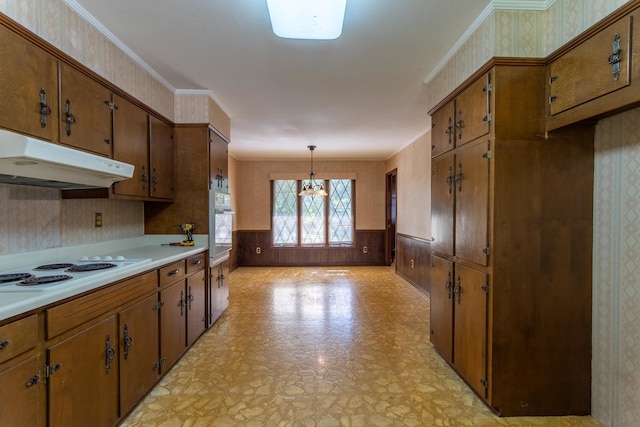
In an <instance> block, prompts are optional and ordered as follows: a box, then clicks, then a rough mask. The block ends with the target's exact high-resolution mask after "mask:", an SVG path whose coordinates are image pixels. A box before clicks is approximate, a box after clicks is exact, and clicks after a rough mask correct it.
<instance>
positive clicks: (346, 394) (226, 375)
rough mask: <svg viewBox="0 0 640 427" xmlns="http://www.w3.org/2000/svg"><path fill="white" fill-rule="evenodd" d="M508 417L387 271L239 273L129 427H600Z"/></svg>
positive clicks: (420, 304)
mask: <svg viewBox="0 0 640 427" xmlns="http://www.w3.org/2000/svg"><path fill="white" fill-rule="evenodd" d="M600 425H601V424H600V423H598V422H597V421H596V420H595V419H593V418H591V417H531V418H529V417H528V418H498V417H496V416H494V415H493V414H492V413H491V412H490V411H489V409H488V408H487V407H486V406H485V405H484V404H483V403H482V402H481V401H480V399H479V398H477V397H476V395H475V394H474V393H473V392H471V391H470V389H469V388H468V387H467V386H466V384H465V383H464V382H463V381H462V380H461V379H460V378H459V377H458V376H457V375H456V374H455V373H454V372H453V371H452V370H451V368H450V367H449V366H448V365H447V364H446V363H445V362H444V361H443V360H442V359H441V358H440V357H439V356H438V355H437V354H436V353H435V351H434V350H433V347H432V346H431V343H430V342H429V300H428V298H427V297H425V296H424V295H422V294H421V293H419V292H418V291H417V290H415V289H414V288H413V287H412V286H411V285H409V284H407V283H406V282H405V281H403V280H402V279H401V278H400V277H399V276H397V275H396V274H395V273H394V271H393V269H392V268H389V267H356V268H352V267H349V268H321V267H317V268H311V267H308V268H246V267H245V268H239V269H237V270H235V271H234V272H233V273H231V275H230V305H229V309H228V310H227V311H226V312H225V314H224V315H223V316H222V317H221V318H220V319H219V320H218V322H216V324H215V325H214V326H213V327H212V328H211V329H210V330H209V331H208V332H206V333H205V334H204V335H203V336H202V337H201V338H200V339H199V340H198V342H197V343H196V344H195V345H194V347H193V348H192V349H191V350H190V351H189V352H188V353H187V354H186V355H185V356H184V357H183V358H182V360H181V361H180V362H178V364H176V366H175V367H174V368H173V369H172V370H171V371H170V372H169V373H168V374H167V375H166V376H165V378H164V379H163V380H162V381H161V382H160V384H159V385H158V386H157V387H156V388H155V389H154V390H153V391H152V392H151V393H150V394H149V395H148V396H147V397H146V399H145V400H143V401H142V403H141V404H140V405H139V406H138V407H137V408H136V409H135V410H134V411H133V412H132V413H131V415H130V416H129V418H128V419H126V420H124V422H123V423H122V426H149V427H153V426H158V427H160V426H162V427H173V426H255V427H258V426H314V427H315V426H317V427H332V426H363V427H369V426H374V427H377V426H554V427H555V426H600Z"/></svg>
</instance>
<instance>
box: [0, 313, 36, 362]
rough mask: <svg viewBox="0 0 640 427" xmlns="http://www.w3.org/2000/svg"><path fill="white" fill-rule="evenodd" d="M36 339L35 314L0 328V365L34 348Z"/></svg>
mask: <svg viewBox="0 0 640 427" xmlns="http://www.w3.org/2000/svg"><path fill="white" fill-rule="evenodd" d="M37 339H38V321H37V317H36V315H35V314H34V315H31V316H29V317H25V318H24V319H20V320H16V321H15V322H12V323H9V324H7V325H4V326H2V327H0V363H2V362H4V361H7V360H9V359H11V358H12V357H14V356H17V355H18V354H21V353H24V352H25V351H27V350H30V349H32V348H34V347H35V346H36V341H37Z"/></svg>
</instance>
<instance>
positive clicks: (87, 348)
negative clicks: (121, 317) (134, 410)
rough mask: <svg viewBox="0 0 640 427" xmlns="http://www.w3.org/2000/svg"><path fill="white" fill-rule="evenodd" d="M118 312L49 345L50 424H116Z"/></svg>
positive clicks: (53, 425) (55, 425) (53, 426)
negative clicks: (116, 317) (116, 314)
mask: <svg viewBox="0 0 640 427" xmlns="http://www.w3.org/2000/svg"><path fill="white" fill-rule="evenodd" d="M117 336H118V335H117V329H116V319H115V316H113V315H112V316H109V317H107V318H105V319H103V320H101V321H99V322H96V323H95V324H92V325H90V326H88V327H87V328H86V329H83V330H82V331H80V332H78V333H76V334H75V335H73V336H71V337H69V338H67V339H65V340H63V341H61V342H59V343H56V344H54V345H51V346H50V347H49V348H48V349H47V359H48V361H47V370H48V372H49V375H48V379H47V385H48V389H49V405H48V408H49V425H50V426H51V427H57V426H65V427H66V426H79V425H85V424H86V423H87V420H91V421H90V423H91V425H92V426H105V427H107V426H109V427H110V426H113V425H115V423H116V419H117V415H118V358H117V357H116V354H117V346H118V342H117V341H118V338H117Z"/></svg>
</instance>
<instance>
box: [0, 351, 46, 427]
mask: <svg viewBox="0 0 640 427" xmlns="http://www.w3.org/2000/svg"><path fill="white" fill-rule="evenodd" d="M7 365H8V366H7ZM0 384H2V386H1V387H0V425H1V426H6V427H35V426H44V425H45V421H46V417H45V416H44V414H43V413H42V412H41V410H40V407H41V405H40V398H41V395H42V387H43V381H42V378H41V375H40V359H39V357H38V354H32V355H31V356H29V357H28V358H27V359H25V360H23V361H20V362H18V363H17V364H16V363H4V364H2V365H0Z"/></svg>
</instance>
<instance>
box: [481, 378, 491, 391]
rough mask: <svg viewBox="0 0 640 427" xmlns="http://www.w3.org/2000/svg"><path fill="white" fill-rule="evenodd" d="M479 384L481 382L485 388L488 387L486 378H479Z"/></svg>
mask: <svg viewBox="0 0 640 427" xmlns="http://www.w3.org/2000/svg"><path fill="white" fill-rule="evenodd" d="M480 384H482V386H483V387H484V388H485V389H487V388H489V381H487V379H486V378H483V379H481V380H480Z"/></svg>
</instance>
